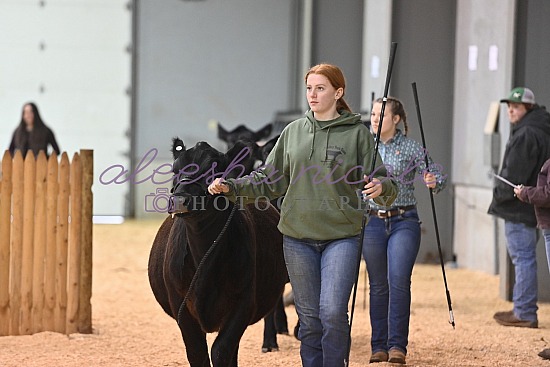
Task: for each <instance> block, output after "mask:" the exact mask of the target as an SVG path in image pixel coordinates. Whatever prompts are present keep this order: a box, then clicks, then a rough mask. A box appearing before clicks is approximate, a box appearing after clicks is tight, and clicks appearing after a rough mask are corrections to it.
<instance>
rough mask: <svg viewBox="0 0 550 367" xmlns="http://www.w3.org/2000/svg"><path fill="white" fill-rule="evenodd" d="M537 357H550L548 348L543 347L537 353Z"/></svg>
mask: <svg viewBox="0 0 550 367" xmlns="http://www.w3.org/2000/svg"><path fill="white" fill-rule="evenodd" d="M539 357H541V358H542V359H550V348H546V349H543V350H542V352H540V353H539Z"/></svg>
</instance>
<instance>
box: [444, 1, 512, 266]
mask: <svg viewBox="0 0 550 367" xmlns="http://www.w3.org/2000/svg"><path fill="white" fill-rule="evenodd" d="M514 6H515V2H514V1H513V0H487V1H475V0H458V2H457V24H456V27H457V29H458V30H459V31H457V34H456V58H455V65H456V66H455V83H454V101H453V104H454V107H455V108H454V113H453V121H454V125H453V159H452V160H453V170H452V177H453V182H454V184H455V198H454V202H455V216H454V217H455V231H454V234H455V235H454V243H455V251H456V253H457V262H458V264H459V266H465V267H468V268H472V269H476V270H481V271H485V272H489V273H493V274H495V273H497V271H498V269H497V264H498V259H497V258H496V253H497V252H496V250H494V249H495V246H496V238H495V230H494V228H493V225H488V226H480V225H477V226H475V228H473V227H472V225H474V224H476V223H487V219H488V215H487V214H486V212H487V208H488V204H489V202H490V199H491V197H492V180H491V178H490V175H489V172H490V171H491V167H490V166H488V165H486V164H485V163H484V160H483V146H484V133H483V130H484V127H485V122H486V119H487V115H488V111H489V106H490V104H491V102H493V101H498V100H499V99H500V98H502V96H503V95H504V94H506V93H507V91H509V89H510V85H511V77H512V70H513V69H512V66H513V41H514ZM487 14H492V16H490V17H489V16H487ZM493 45H494V46H496V47H497V48H498V59H497V65H496V69H495V70H491V69H489V48H490V47H491V46H493ZM502 115H503V114H502V113H501V116H502ZM500 128H501V137H502V141H503V143H502V146H504V144H505V139H506V138H507V136H508V131H507V128H508V124H505V123H501V124H500ZM487 248H492V249H493V250H488V249H487ZM480 259H484V260H485V261H480Z"/></svg>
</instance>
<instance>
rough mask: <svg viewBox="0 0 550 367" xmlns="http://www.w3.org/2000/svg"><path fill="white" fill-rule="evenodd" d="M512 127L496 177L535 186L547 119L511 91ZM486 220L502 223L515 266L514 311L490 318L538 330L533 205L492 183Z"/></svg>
mask: <svg viewBox="0 0 550 367" xmlns="http://www.w3.org/2000/svg"><path fill="white" fill-rule="evenodd" d="M501 102H502V103H506V104H507V105H508V117H509V118H510V122H511V124H512V126H511V129H510V137H509V139H508V143H507V144H506V150H505V151H504V157H503V161H502V166H501V169H500V173H499V175H500V176H502V177H504V178H506V179H507V180H509V181H511V182H512V183H513V184H515V185H524V186H536V184H537V175H538V173H539V172H540V169H541V167H542V165H543V164H544V162H545V161H546V160H547V159H548V158H550V144H549V142H550V114H549V113H548V112H547V111H546V109H545V108H544V107H542V106H539V105H538V104H537V103H536V102H535V95H534V94H533V92H532V91H531V90H530V89H528V88H524V87H520V88H514V89H513V90H512V91H511V93H510V96H509V97H508V98H505V99H502V100H501ZM488 212H489V214H492V215H495V216H497V217H499V218H502V219H504V230H505V235H506V245H507V249H508V254H509V255H510V258H511V260H512V263H513V264H514V270H515V283H514V290H513V303H514V307H513V309H512V310H510V311H501V312H497V313H495V315H494V316H493V317H494V319H495V320H496V321H497V322H498V323H499V324H501V325H504V326H518V327H530V328H536V327H538V318H537V310H538V306H537V300H538V297H537V293H538V284H537V255H536V243H537V240H538V232H537V228H536V226H537V219H536V217H535V210H534V207H533V205H531V204H529V203H526V202H523V201H521V200H518V198H517V197H516V196H515V194H514V188H513V187H512V186H509V185H507V184H505V183H504V182H501V181H499V180H495V186H494V188H493V200H492V202H491V205H490V207H489V211H488Z"/></svg>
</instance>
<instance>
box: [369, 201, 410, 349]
mask: <svg viewBox="0 0 550 367" xmlns="http://www.w3.org/2000/svg"><path fill="white" fill-rule="evenodd" d="M419 248H420V221H419V219H418V212H417V210H416V209H413V210H409V211H407V212H405V213H403V214H402V215H399V216H395V217H391V218H388V219H380V218H378V217H375V216H371V218H370V220H369V223H368V224H367V226H366V228H365V236H364V240H363V258H364V259H365V262H366V264H367V272H368V276H369V284H370V320H371V328H372V335H371V347H372V353H376V352H379V351H386V352H387V351H388V350H389V349H391V348H397V349H399V350H401V351H402V352H404V353H405V354H406V353H407V345H408V341H409V319H410V311H411V275H412V270H413V266H414V263H415V261H416V256H417V255H418V250H419Z"/></svg>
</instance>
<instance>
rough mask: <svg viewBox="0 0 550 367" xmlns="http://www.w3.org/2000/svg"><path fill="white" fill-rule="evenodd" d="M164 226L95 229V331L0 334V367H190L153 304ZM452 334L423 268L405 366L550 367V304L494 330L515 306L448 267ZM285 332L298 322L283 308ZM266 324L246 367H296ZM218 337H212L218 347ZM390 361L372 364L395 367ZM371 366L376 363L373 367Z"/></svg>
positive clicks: (366, 352)
mask: <svg viewBox="0 0 550 367" xmlns="http://www.w3.org/2000/svg"><path fill="white" fill-rule="evenodd" d="M159 225H160V222H159V221H127V222H125V223H124V224H121V225H94V232H93V236H94V265H93V296H92V320H93V329H94V332H93V334H89V335H83V334H72V335H69V336H67V335H61V334H58V333H52V332H43V333H38V334H35V335H30V336H4V337H0V366H2V367H32V366H35V367H44V366H52V367H53V366H109V367H114V366H189V364H188V363H187V360H186V357H185V350H184V346H183V342H182V340H181V337H180V334H179V330H178V328H177V325H176V322H175V321H174V320H173V319H171V318H170V317H168V316H167V315H166V314H165V313H164V312H163V311H162V309H161V308H160V306H159V305H158V304H157V303H156V301H155V299H154V297H153V294H152V292H151V289H150V287H149V282H148V279H147V261H148V256H149V249H150V246H151V243H152V241H153V238H154V236H155V234H156V231H157V229H158V227H159ZM446 273H447V281H448V285H449V290H450V293H451V297H452V301H453V311H454V316H455V321H456V329H454V330H453V328H452V327H451V325H449V323H448V320H449V313H448V309H447V303H446V299H445V288H444V285H443V280H442V275H441V267H440V266H439V265H417V266H416V267H415V270H414V274H413V280H412V294H413V300H412V316H411V325H410V338H409V354H408V356H407V362H408V363H407V366H422V367H424V366H438V367H444V366H449V367H450V366H453V367H454V366H456V367H459V366H460V367H466V366H486V367H496V366H502V367H504V366H505V367H516V366H522V367H523V366H525V367H535V366H542V367H550V361H548V360H543V359H541V358H540V357H538V356H537V353H538V352H539V351H541V350H542V349H543V348H548V347H550V304H549V303H543V304H540V309H539V328H538V329H524V328H510V327H503V326H500V325H498V324H496V323H495V322H494V321H493V319H492V315H493V313H494V312H495V311H500V310H507V309H510V308H511V303H509V302H506V301H504V300H502V299H501V298H499V296H498V277H497V276H493V275H487V274H483V273H479V272H474V271H469V270H464V269H446ZM363 276H364V270H363V269H362V270H361V278H360V281H359V290H358V297H357V306H356V308H355V315H354V321H353V330H352V338H353V343H352V349H351V356H350V366H351V367H359V366H367V365H369V364H368V359H369V356H370V339H369V338H370V324H369V318H368V304H367V305H366V306H367V307H366V309H364V308H363V302H364V301H363V295H364V294H365V289H364V288H365V287H364V282H363V280H364V278H363ZM286 311H287V315H288V319H289V327H290V328H292V327H293V326H294V324H295V322H296V313H295V310H294V308H293V307H292V306H290V307H288V308H287V309H286ZM262 332H263V323H262V322H259V323H257V324H255V325H252V326H250V327H249V328H248V329H247V331H246V333H245V335H244V337H243V339H242V340H241V345H240V351H239V365H240V366H269V367H279V366H280V367H282V366H285V367H286V366H300V365H301V364H300V357H299V342H298V341H297V340H296V339H295V338H294V337H292V336H282V335H281V336H279V346H280V351H278V352H272V353H261V350H260V348H261V340H262ZM214 337H215V335H210V337H209V341H210V343H211V342H212V340H213V338H214ZM389 365H390V364H388V363H380V364H376V366H380V367H383V366H389ZM372 366H375V365H372Z"/></svg>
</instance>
